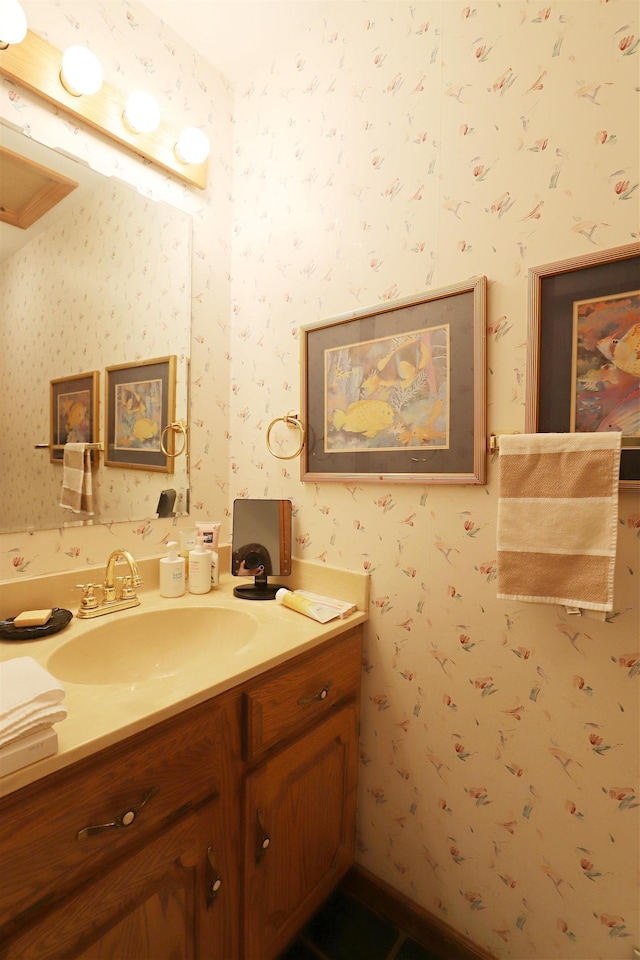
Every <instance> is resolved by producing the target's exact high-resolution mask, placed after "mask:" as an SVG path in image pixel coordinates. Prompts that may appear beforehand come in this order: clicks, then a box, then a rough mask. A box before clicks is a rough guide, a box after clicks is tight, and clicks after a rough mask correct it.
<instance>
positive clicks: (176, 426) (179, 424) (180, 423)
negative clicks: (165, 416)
mask: <svg viewBox="0 0 640 960" xmlns="http://www.w3.org/2000/svg"><path fill="white" fill-rule="evenodd" d="M167 430H171V431H173V433H181V434H182V437H183V441H182V446H181V447H180V449H179V450H178V451H176V453H169V451H168V450H167V449H166V447H165V445H164V435H165V433H166V432H167ZM186 447H187V424H186V423H185V421H184V420H176V421H175V422H174V423H168V424H167V425H166V427H165V428H164V430H163V431H162V433H161V434H160V449H161V450H162V452H163V453H164V455H165V457H171V458H173V459H175V457H179V456H180V454H181V453H184V452H185V450H186Z"/></svg>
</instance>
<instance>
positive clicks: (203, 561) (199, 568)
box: [189, 537, 211, 593]
mask: <svg viewBox="0 0 640 960" xmlns="http://www.w3.org/2000/svg"><path fill="white" fill-rule="evenodd" d="M209 590H211V553H210V552H209V550H207V549H206V548H205V545H204V540H203V538H202V537H198V544H197V546H196V548H195V549H194V550H190V551H189V593H209Z"/></svg>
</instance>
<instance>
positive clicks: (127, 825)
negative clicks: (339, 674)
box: [0, 694, 240, 927]
mask: <svg viewBox="0 0 640 960" xmlns="http://www.w3.org/2000/svg"><path fill="white" fill-rule="evenodd" d="M239 721H240V716H239V696H238V695H237V694H234V695H233V696H226V697H225V696H223V697H221V698H220V699H219V700H218V701H216V703H215V704H214V705H211V704H203V705H202V706H198V707H194V708H193V709H192V710H189V711H187V712H186V713H184V714H182V715H181V716H179V717H176V718H175V719H173V720H169V721H165V722H163V723H161V724H160V725H159V726H157V727H154V728H152V729H151V730H148V731H145V732H143V733H140V734H137V735H136V736H134V737H131V738H129V739H128V740H124V741H122V742H121V743H119V744H115V745H114V746H112V747H109V748H107V749H105V750H103V751H101V752H100V753H98V754H96V755H95V756H93V757H90V758H88V759H87V760H84V761H79V762H78V763H77V764H74V765H73V767H71V768H69V769H68V770H63V771H60V772H59V773H54V774H51V776H49V777H46V778H45V779H44V780H40V781H39V782H37V783H34V784H31V785H30V786H28V787H25V788H24V789H23V790H19V791H17V792H16V793H15V794H10V795H9V796H8V797H6V798H5V799H4V800H2V801H0V822H1V823H2V846H1V860H2V862H1V863H0V927H2V926H3V925H4V924H5V923H7V921H9V920H10V919H12V918H14V917H16V916H19V915H21V914H23V913H24V912H25V911H26V913H25V919H26V917H28V916H29V915H30V914H31V912H32V910H36V909H38V908H40V907H45V906H46V905H48V904H49V903H54V902H55V901H56V900H58V899H59V898H60V897H63V896H64V895H65V894H66V893H67V892H68V891H69V890H70V889H71V888H72V887H77V886H78V884H79V883H81V882H82V881H83V880H84V879H85V877H87V878H88V876H89V875H90V874H95V873H96V871H97V870H99V869H100V868H101V867H106V865H107V864H108V863H109V862H110V861H112V860H114V859H115V858H116V857H119V856H121V855H122V854H123V853H124V852H127V851H128V850H129V849H134V848H135V847H136V846H137V845H138V844H139V843H141V842H143V841H146V840H147V839H149V837H150V836H151V835H152V834H153V833H154V832H155V831H158V830H159V829H161V828H163V827H165V826H166V825H167V824H168V823H171V822H173V821H174V820H177V819H178V818H179V817H180V816H181V815H182V814H183V813H185V812H186V811H187V810H189V809H192V808H194V807H196V806H197V805H198V804H199V803H202V802H203V801H204V800H206V799H207V798H214V797H215V796H216V794H219V795H220V796H221V802H222V797H223V794H224V792H225V791H227V790H233V789H234V787H233V786H232V785H233V784H235V783H236V781H237V776H238V774H237V764H238V762H239V754H240V736H239V726H240V723H239ZM224 800H225V802H226V801H227V798H226V797H224ZM231 802H236V801H235V800H234V799H232V801H231ZM113 821H118V822H119V823H120V824H122V825H121V826H119V827H107V829H96V830H92V829H87V828H92V827H98V828H99V827H100V825H103V824H109V823H110V822H113Z"/></svg>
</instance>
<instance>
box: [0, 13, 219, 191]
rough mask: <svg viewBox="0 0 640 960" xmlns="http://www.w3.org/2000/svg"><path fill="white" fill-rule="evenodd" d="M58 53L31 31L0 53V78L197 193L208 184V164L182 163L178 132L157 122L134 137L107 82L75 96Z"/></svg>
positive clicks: (118, 98)
mask: <svg viewBox="0 0 640 960" xmlns="http://www.w3.org/2000/svg"><path fill="white" fill-rule="evenodd" d="M61 65H62V54H61V53H60V51H59V50H56V48H55V47H53V46H52V45H51V44H50V43H48V42H47V41H46V40H44V39H43V38H42V37H40V36H38V34H37V33H34V32H33V31H32V30H28V31H27V35H26V37H25V39H24V40H23V41H22V43H20V44H17V45H15V46H10V47H7V49H6V50H0V74H1V75H4V76H5V77H8V78H9V79H10V80H14V81H15V82H16V83H19V84H20V85H21V86H23V87H26V88H27V89H28V90H31V91H33V93H36V94H38V95H39V96H41V97H44V99H45V100H48V101H49V102H50V103H53V104H55V105H56V106H58V107H60V108H61V109H62V110H64V111H65V112H66V113H70V114H71V115H72V116H74V117H77V118H78V119H79V120H84V122H85V123H87V124H89V126H91V127H93V128H94V129H95V130H99V131H100V133H104V134H106V135H107V136H108V137H111V139H112V140H115V141H116V142H117V143H120V144H122V146H125V147H128V148H129V149H130V150H133V151H134V153H137V154H139V155H140V156H142V157H144V158H145V159H147V160H150V161H151V162H152V163H155V164H157V165H158V166H159V167H162V168H163V169H164V170H168V171H169V172H170V173H172V174H174V175H175V176H176V177H178V178H179V179H180V180H183V181H185V182H186V183H190V184H193V185H194V186H196V187H199V188H200V189H201V190H204V188H205V187H206V185H207V161H206V160H205V161H204V162H203V163H198V164H195V163H181V162H180V160H178V158H177V157H176V154H175V152H174V146H175V144H176V142H177V140H178V137H179V133H180V130H178V129H172V128H171V127H170V126H169V124H168V123H166V122H164V121H161V122H160V124H159V125H158V127H157V129H156V130H154V131H153V132H152V133H133V132H132V131H131V130H129V129H127V127H126V125H125V123H124V121H123V119H122V114H123V112H124V108H125V103H126V98H125V97H124V96H123V95H122V94H121V93H120V91H119V90H116V89H115V87H112V86H110V85H109V84H108V83H106V82H105V83H103V84H102V87H101V89H100V90H99V91H98V92H97V93H94V94H91V95H87V96H82V97H74V96H73V95H72V94H70V93H69V92H68V91H67V90H65V88H64V86H63V85H62V82H61V80H60V67H61Z"/></svg>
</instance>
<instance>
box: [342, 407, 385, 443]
mask: <svg viewBox="0 0 640 960" xmlns="http://www.w3.org/2000/svg"><path fill="white" fill-rule="evenodd" d="M393 417H394V414H393V408H392V407H391V405H390V404H388V403H386V402H385V401H384V400H356V401H355V403H350V404H349V406H348V407H347V411H346V413H345V411H344V410H336V411H335V413H334V414H333V426H334V427H335V428H336V430H344V431H346V432H347V433H362V434H364V436H365V437H375V436H376V434H378V433H381V432H382V431H383V430H386V429H387V428H388V427H390V426H391V424H392V423H393Z"/></svg>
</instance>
